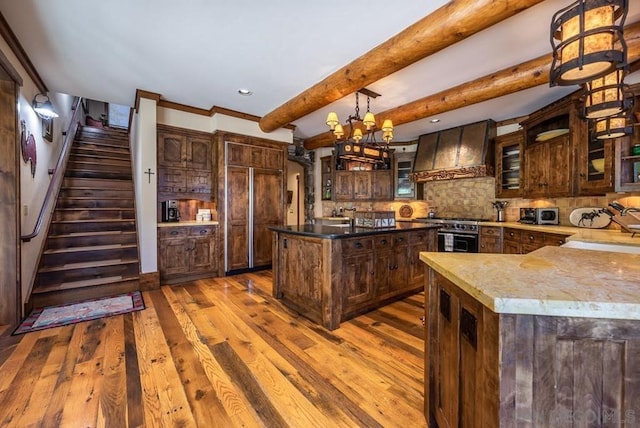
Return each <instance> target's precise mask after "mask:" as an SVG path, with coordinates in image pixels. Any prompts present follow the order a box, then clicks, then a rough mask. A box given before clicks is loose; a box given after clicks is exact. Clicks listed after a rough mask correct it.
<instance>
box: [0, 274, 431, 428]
mask: <svg viewBox="0 0 640 428" xmlns="http://www.w3.org/2000/svg"><path fill="white" fill-rule="evenodd" d="M144 299H145V304H146V309H145V310H143V311H139V312H134V313H132V314H126V315H119V316H114V317H110V318H105V319H102V320H96V321H90V322H85V323H80V324H76V325H75V326H67V327H60V328H55V329H50V330H44V331H41V332H35V333H28V334H25V335H22V336H7V334H9V333H8V332H7V333H5V336H3V337H0V426H3V427H4V426H12V427H13V426H15V427H29V426H43V427H55V426H68V427H85V426H86V427H89V426H98V427H134V426H136V427H137V426H145V427H147V426H172V427H175V426H180V427H182V426H199V427H230V426H238V427H239V426H248V427H252V426H265V427H285V426H290V427H314V426H317V427H334V426H358V427H420V426H426V423H425V419H424V416H423V414H422V406H423V367H424V358H423V354H424V350H423V337H424V328H423V327H422V323H421V320H420V317H421V316H422V315H423V313H424V309H423V299H424V295H423V294H422V293H421V294H419V295H415V296H412V297H410V298H407V299H405V300H403V301H400V302H397V303H394V304H391V305H388V306H386V307H384V308H382V309H380V310H377V311H374V312H370V313H368V314H365V315H363V316H360V317H358V318H355V319H353V320H351V321H347V322H344V323H342V325H341V326H340V328H338V329H337V330H334V331H328V330H325V329H324V328H322V327H319V326H317V325H315V324H313V323H312V322H310V321H308V320H306V319H305V318H303V317H301V316H299V315H298V314H296V313H294V312H292V311H289V310H288V309H286V308H285V307H283V306H282V305H281V304H280V303H279V302H278V301H276V300H275V299H274V298H273V297H271V271H262V272H258V273H251V274H243V275H238V276H233V277H226V278H216V279H211V280H200V281H195V282H193V283H187V284H181V285H174V286H171V287H168V286H165V287H162V289H161V290H156V291H152V292H145V293H144Z"/></svg>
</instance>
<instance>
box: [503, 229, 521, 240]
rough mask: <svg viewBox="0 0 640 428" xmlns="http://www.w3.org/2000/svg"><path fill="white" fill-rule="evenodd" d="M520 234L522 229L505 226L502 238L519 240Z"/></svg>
mask: <svg viewBox="0 0 640 428" xmlns="http://www.w3.org/2000/svg"><path fill="white" fill-rule="evenodd" d="M521 236H522V231H521V230H519V229H509V228H507V229H505V230H504V239H506V240H509V241H517V242H520V238H521Z"/></svg>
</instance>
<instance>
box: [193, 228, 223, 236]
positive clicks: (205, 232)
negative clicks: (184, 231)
mask: <svg viewBox="0 0 640 428" xmlns="http://www.w3.org/2000/svg"><path fill="white" fill-rule="evenodd" d="M215 233H216V228H215V227H212V226H195V227H190V228H189V235H190V236H213V235H215Z"/></svg>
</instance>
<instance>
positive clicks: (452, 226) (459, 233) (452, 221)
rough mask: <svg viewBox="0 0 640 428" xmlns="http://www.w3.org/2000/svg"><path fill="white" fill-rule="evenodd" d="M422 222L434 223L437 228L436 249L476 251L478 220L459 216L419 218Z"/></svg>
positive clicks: (442, 250)
mask: <svg viewBox="0 0 640 428" xmlns="http://www.w3.org/2000/svg"><path fill="white" fill-rule="evenodd" d="M416 221H420V222H423V223H434V224H438V225H439V226H440V229H439V230H438V251H441V252H455V253H477V252H478V231H479V230H480V227H479V226H478V223H479V221H480V220H475V219H461V218H420V219H416Z"/></svg>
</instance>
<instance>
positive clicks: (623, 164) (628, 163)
mask: <svg viewBox="0 0 640 428" xmlns="http://www.w3.org/2000/svg"><path fill="white" fill-rule="evenodd" d="M630 92H631V93H632V95H633V97H634V105H635V106H636V107H635V108H634V114H633V115H631V118H630V119H629V122H630V123H629V125H630V127H631V128H632V129H633V134H631V135H627V136H625V137H622V138H617V139H616V140H615V142H614V144H615V172H616V174H615V190H616V192H640V153H634V152H633V150H632V147H633V146H637V145H640V83H638V84H635V85H633V86H631V91H630Z"/></svg>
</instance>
